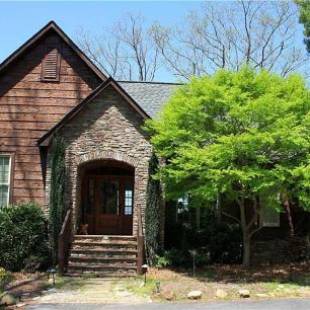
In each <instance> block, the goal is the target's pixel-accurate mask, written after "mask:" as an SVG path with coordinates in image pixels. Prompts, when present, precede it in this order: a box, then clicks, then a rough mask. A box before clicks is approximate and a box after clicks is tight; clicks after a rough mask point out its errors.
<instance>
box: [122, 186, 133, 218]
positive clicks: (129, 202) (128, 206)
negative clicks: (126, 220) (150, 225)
mask: <svg viewBox="0 0 310 310" xmlns="http://www.w3.org/2000/svg"><path fill="white" fill-rule="evenodd" d="M132 207H133V191H132V188H131V187H130V186H129V185H127V186H126V188H125V210H124V214H125V215H132Z"/></svg>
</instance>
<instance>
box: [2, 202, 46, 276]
mask: <svg viewBox="0 0 310 310" xmlns="http://www.w3.org/2000/svg"><path fill="white" fill-rule="evenodd" d="M0 249H1V251H0V266H1V267H3V268H5V269H7V270H11V271H19V270H21V269H23V268H25V267H27V261H29V258H32V259H31V260H32V262H33V260H36V264H35V265H36V266H37V267H43V266H44V265H45V264H47V261H48V257H49V250H48V234H47V224H46V219H45V217H44V214H43V212H42V210H41V209H40V208H39V207H38V206H37V205H35V204H33V203H28V204H23V205H18V206H9V207H4V208H1V209H0Z"/></svg>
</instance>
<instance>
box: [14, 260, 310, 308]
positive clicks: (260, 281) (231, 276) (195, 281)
mask: <svg viewBox="0 0 310 310" xmlns="http://www.w3.org/2000/svg"><path fill="white" fill-rule="evenodd" d="M23 277H24V278H25V276H23V275H20V278H23ZM22 280H25V279H20V281H22ZM17 283H18V281H17ZM219 289H220V290H222V291H224V292H225V294H224V295H225V296H222V297H219V296H217V291H218V290H219ZM240 289H246V290H248V291H249V292H250V299H272V298H290V297H292V298H296V297H297V298H298V297H300V298H310V263H299V264H292V265H278V266H261V267H259V268H252V269H248V270H244V269H243V268H242V267H241V266H223V265H214V266H209V267H206V268H203V269H199V270H197V271H196V275H195V276H193V275H192V273H191V271H190V270H172V269H150V270H149V272H148V274H147V281H146V285H144V277H143V276H138V277H133V278H86V277H85V278H84V277H81V278H69V277H56V285H55V286H53V285H52V281H51V280H48V278H47V276H45V277H43V278H42V277H41V278H39V279H37V280H34V281H32V282H30V283H26V284H25V285H24V286H18V287H16V288H13V289H12V293H14V294H18V295H19V298H20V302H19V306H20V307H19V308H20V309H23V305H24V304H29V303H30V304H48V303H87V304H95V303H98V304H111V303H126V304H139V303H149V302H167V301H168V300H169V301H185V300H186V301H188V299H187V294H188V293H189V292H190V291H192V290H200V291H201V292H202V298H201V301H205V302H208V301H215V300H235V299H240V296H239V293H238V292H239V290H240Z"/></svg>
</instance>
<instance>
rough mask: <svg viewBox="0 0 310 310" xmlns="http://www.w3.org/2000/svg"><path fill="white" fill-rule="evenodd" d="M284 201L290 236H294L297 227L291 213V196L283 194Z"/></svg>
mask: <svg viewBox="0 0 310 310" xmlns="http://www.w3.org/2000/svg"><path fill="white" fill-rule="evenodd" d="M282 201H283V206H284V209H285V212H286V216H287V221H288V225H289V228H290V237H294V235H295V229H294V224H293V218H292V214H291V205H290V201H289V197H288V195H287V194H283V195H282Z"/></svg>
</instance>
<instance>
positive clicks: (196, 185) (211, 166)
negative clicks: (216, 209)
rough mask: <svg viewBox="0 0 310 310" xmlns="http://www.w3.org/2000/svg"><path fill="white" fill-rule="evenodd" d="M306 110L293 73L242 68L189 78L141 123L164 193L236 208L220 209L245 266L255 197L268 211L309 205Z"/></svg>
mask: <svg viewBox="0 0 310 310" xmlns="http://www.w3.org/2000/svg"><path fill="white" fill-rule="evenodd" d="M309 111H310V100H309V90H308V89H307V87H306V86H305V82H304V81H303V79H302V78H301V77H299V76H290V77H288V78H282V77H280V76H277V75H275V74H271V73H268V72H267V71H260V72H256V71H254V70H252V69H250V68H248V67H244V68H243V69H241V70H240V71H239V72H230V71H225V70H221V71H218V72H217V73H216V74H215V75H214V76H211V77H203V78H195V79H193V80H192V81H191V82H190V83H189V84H187V85H184V86H183V87H180V88H179V89H178V90H177V92H176V93H175V94H174V96H172V98H171V99H170V101H169V102H168V103H167V105H166V106H165V108H164V109H163V111H162V113H161V114H160V116H159V118H158V119H155V120H152V121H150V122H149V123H148V125H147V127H148V128H149V130H150V132H151V133H152V139H151V141H152V143H153V145H154V148H155V151H156V152H157V154H158V156H161V157H164V158H166V161H167V163H166V165H165V166H163V167H161V169H160V175H161V177H162V178H163V181H164V182H165V189H166V191H167V193H166V194H167V196H168V197H171V198H177V197H180V196H181V195H183V194H184V193H185V192H186V193H188V194H189V196H190V197H191V199H192V201H196V202H197V201H198V202H199V203H200V204H201V205H205V206H207V205H210V201H211V202H215V201H216V198H217V197H218V195H225V196H226V197H229V198H230V199H231V201H233V202H234V203H232V204H231V208H236V207H237V206H238V210H237V214H239V216H233V214H236V212H229V213H228V214H226V215H227V216H230V217H233V218H234V219H235V220H236V221H238V222H239V223H240V225H241V228H242V235H243V264H244V265H245V266H248V265H249V264H250V255H251V253H250V248H251V239H252V236H253V235H254V234H255V233H256V232H257V231H258V230H259V229H261V227H260V226H259V224H258V221H257V218H258V216H259V213H260V212H261V208H262V204H263V202H264V204H265V207H270V208H274V209H280V208H281V206H282V205H283V201H282V200H283V199H286V200H287V199H296V200H298V202H299V204H300V205H301V206H303V207H304V208H309V206H310V198H309V197H310V193H309V189H310V183H309V179H310V177H309V173H310V171H309V169H310V166H309V165H310V156H309V154H310V152H309V151H310V134H309V133H310V126H309V124H310V112H309ZM282 197H284V198H282ZM231 211H232V210H231Z"/></svg>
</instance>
